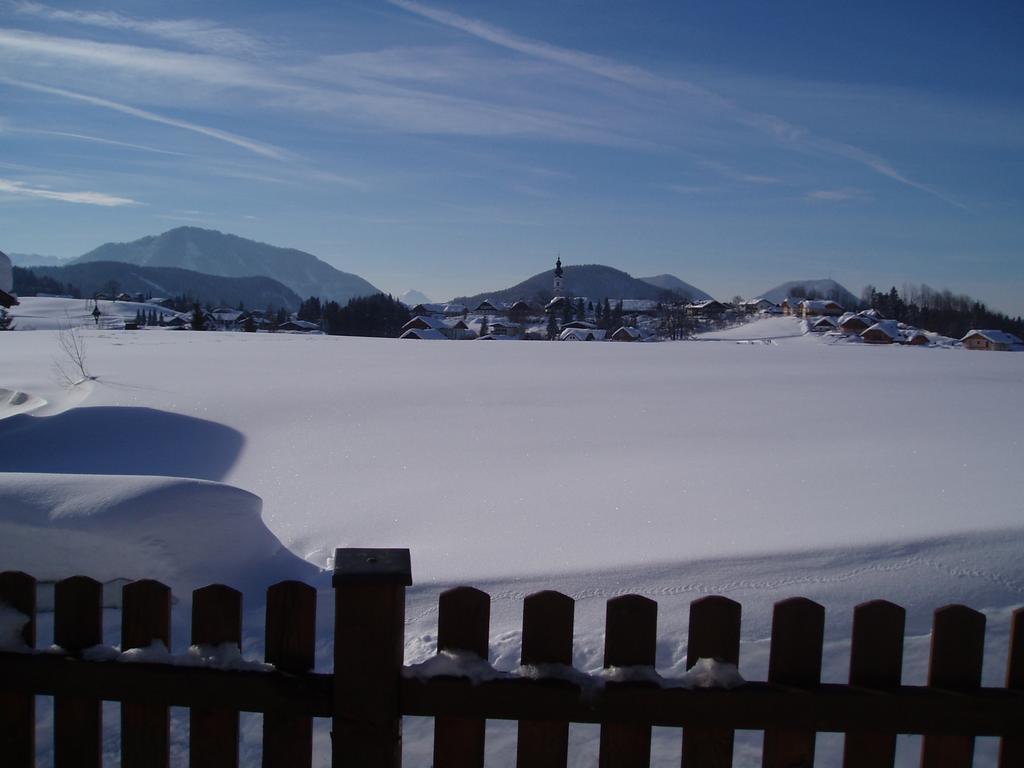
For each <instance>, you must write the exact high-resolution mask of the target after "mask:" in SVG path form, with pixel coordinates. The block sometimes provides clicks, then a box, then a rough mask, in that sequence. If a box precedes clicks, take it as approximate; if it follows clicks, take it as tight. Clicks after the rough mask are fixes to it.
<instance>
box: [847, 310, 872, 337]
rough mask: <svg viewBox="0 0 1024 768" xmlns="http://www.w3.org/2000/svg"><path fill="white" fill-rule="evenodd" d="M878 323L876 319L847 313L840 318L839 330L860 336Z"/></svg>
mask: <svg viewBox="0 0 1024 768" xmlns="http://www.w3.org/2000/svg"><path fill="white" fill-rule="evenodd" d="M876 322H878V321H877V320H876V319H874V318H870V317H865V316H864V315H857V314H854V313H853V312H847V313H846V314H845V315H843V316H842V317H840V318H839V330H841V331H842V332H843V333H850V334H857V335H858V336H859V335H860V334H862V333H864V331H866V330H867V329H868V328H870V327H871V326H872V325H874V324H875V323H876Z"/></svg>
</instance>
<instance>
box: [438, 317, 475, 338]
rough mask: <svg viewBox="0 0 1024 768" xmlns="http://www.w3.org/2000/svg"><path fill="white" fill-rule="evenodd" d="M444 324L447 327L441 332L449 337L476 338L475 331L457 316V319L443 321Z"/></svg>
mask: <svg viewBox="0 0 1024 768" xmlns="http://www.w3.org/2000/svg"><path fill="white" fill-rule="evenodd" d="M445 325H446V327H447V330H442V331H441V332H442V333H444V334H445V335H446V336H447V337H448V338H449V339H456V340H461V339H475V338H476V331H474V330H473V329H472V328H470V327H469V323H467V322H466V321H465V320H463V319H462V318H459V319H458V320H454V321H452V320H449V321H447V322H446V323H445Z"/></svg>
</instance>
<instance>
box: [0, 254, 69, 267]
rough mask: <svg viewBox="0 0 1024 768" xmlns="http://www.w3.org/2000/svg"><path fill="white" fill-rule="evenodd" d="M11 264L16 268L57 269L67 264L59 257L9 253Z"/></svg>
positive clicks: (65, 260)
mask: <svg viewBox="0 0 1024 768" xmlns="http://www.w3.org/2000/svg"><path fill="white" fill-rule="evenodd" d="M7 255H8V256H10V257H11V263H12V264H13V265H14V266H16V267H59V266H60V265H61V264H64V263H65V262H67V259H62V258H61V257H60V256H41V255H39V254H38V253H9V254H7Z"/></svg>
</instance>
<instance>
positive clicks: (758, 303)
mask: <svg viewBox="0 0 1024 768" xmlns="http://www.w3.org/2000/svg"><path fill="white" fill-rule="evenodd" d="M740 309H741V310H743V311H744V312H749V313H751V314H753V313H754V312H771V311H772V310H773V309H776V306H775V302H773V301H768V299H762V298H756V299H747V300H746V301H741V302H740Z"/></svg>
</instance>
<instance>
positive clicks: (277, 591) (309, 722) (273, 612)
mask: <svg viewBox="0 0 1024 768" xmlns="http://www.w3.org/2000/svg"><path fill="white" fill-rule="evenodd" d="M265 638H266V641H265V644H264V645H265V658H266V660H267V663H269V664H273V665H274V666H275V667H277V669H278V670H280V671H281V672H289V673H291V674H295V675H301V674H303V673H305V672H309V671H310V670H312V669H313V666H314V664H315V663H316V662H315V654H316V590H315V589H313V587H311V586H309V585H308V584H303V583H302V582H301V581H282V582H280V583H278V584H274V585H273V586H272V587H270V588H269V589H267V617H266V635H265ZM312 764H313V718H311V717H293V716H291V715H280V714H276V713H270V712H268V713H266V714H265V715H263V768H284V767H285V766H293V768H309V766H311V765H312Z"/></svg>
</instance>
